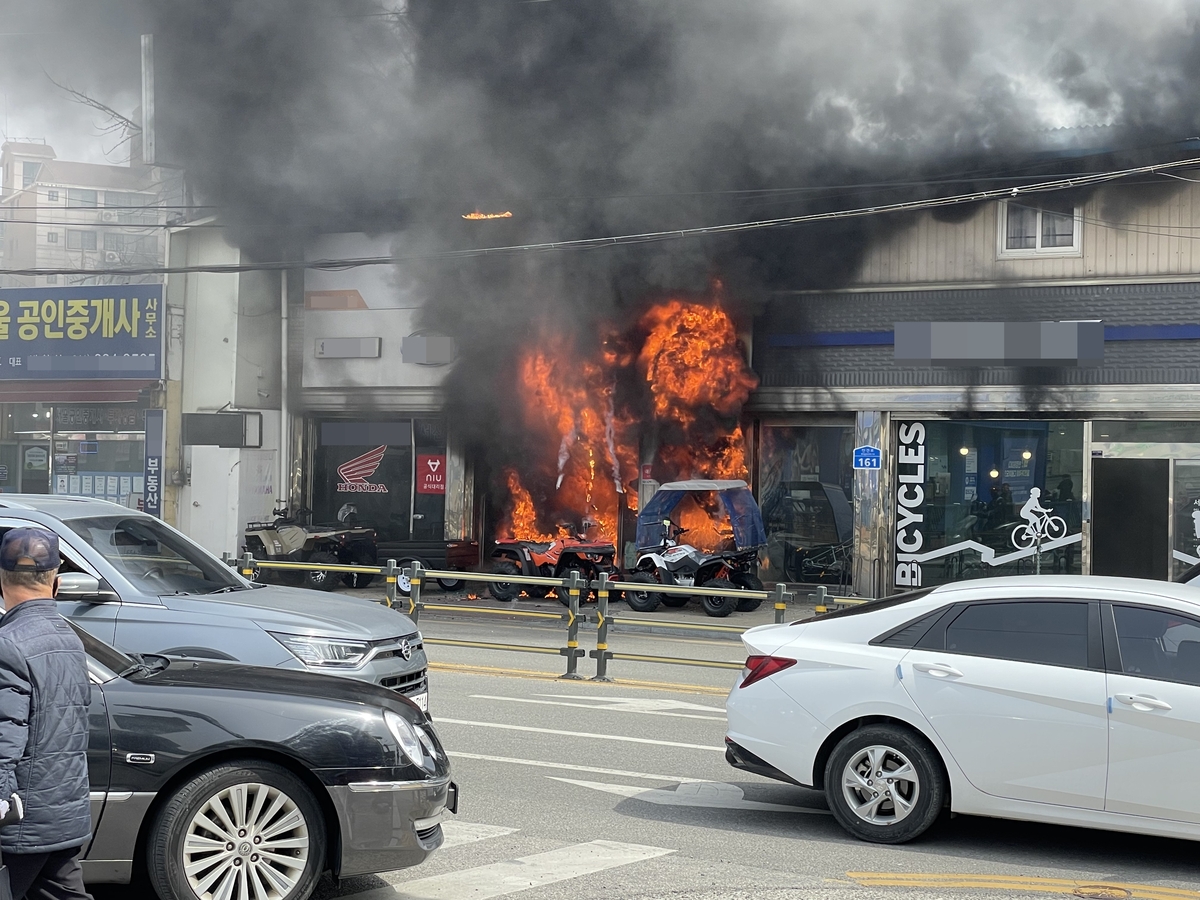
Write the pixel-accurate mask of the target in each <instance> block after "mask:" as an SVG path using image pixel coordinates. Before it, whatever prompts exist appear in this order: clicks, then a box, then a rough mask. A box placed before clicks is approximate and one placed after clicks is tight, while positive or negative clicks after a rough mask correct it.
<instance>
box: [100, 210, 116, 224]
mask: <svg viewBox="0 0 1200 900" xmlns="http://www.w3.org/2000/svg"><path fill="white" fill-rule="evenodd" d="M100 221H101V222H115V221H117V214H116V213H115V212H113V211H112V210H111V209H106V210H105V211H104V212H102V213H100Z"/></svg>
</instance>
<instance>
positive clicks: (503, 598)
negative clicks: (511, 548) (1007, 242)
mask: <svg viewBox="0 0 1200 900" xmlns="http://www.w3.org/2000/svg"><path fill="white" fill-rule="evenodd" d="M492 573H493V574H495V575H520V574H521V570H520V569H518V568H517V564H516V563H514V562H510V561H509V560H507V559H502V560H500V561H499V562H498V563H496V564H495V565H494V566H492ZM488 593H489V594H491V595H492V597H494V598H495V599H497V600H499V601H500V602H501V603H510V602H512V601H513V600H515V599H517V595H518V594H520V593H521V586H520V585H519V584H513V583H511V582H508V581H492V582H489V583H488Z"/></svg>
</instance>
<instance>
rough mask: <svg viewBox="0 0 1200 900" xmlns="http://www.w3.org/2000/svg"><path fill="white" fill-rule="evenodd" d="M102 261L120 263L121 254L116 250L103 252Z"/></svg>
mask: <svg viewBox="0 0 1200 900" xmlns="http://www.w3.org/2000/svg"><path fill="white" fill-rule="evenodd" d="M104 261H105V262H111V263H115V262H120V261H121V254H120V253H118V252H117V251H116V250H105V251H104Z"/></svg>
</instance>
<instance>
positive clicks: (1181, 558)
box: [1171, 459, 1200, 579]
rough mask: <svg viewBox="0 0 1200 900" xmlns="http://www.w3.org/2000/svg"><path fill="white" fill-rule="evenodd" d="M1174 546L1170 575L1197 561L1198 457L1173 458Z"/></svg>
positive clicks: (1199, 561) (1199, 513)
mask: <svg viewBox="0 0 1200 900" xmlns="http://www.w3.org/2000/svg"><path fill="white" fill-rule="evenodd" d="M1174 501H1175V546H1174V547H1172V548H1171V549H1172V553H1171V560H1172V561H1171V567H1172V570H1173V571H1172V574H1171V577H1172V578H1174V579H1178V578H1179V577H1180V576H1181V575H1183V574H1184V573H1185V572H1187V570H1188V569H1190V568H1191V567H1192V566H1195V565H1198V564H1200V459H1177V460H1175V490H1174Z"/></svg>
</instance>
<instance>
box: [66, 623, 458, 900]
mask: <svg viewBox="0 0 1200 900" xmlns="http://www.w3.org/2000/svg"><path fill="white" fill-rule="evenodd" d="M76 630H77V631H78V632H79V636H80V638H81V639H82V640H83V642H84V647H85V648H86V650H87V653H88V666H89V674H90V676H91V680H92V685H93V689H92V706H91V746H90V750H89V771H90V776H91V790H92V828H93V831H92V841H91V844H89V845H88V847H87V848H86V854H85V856H84V862H83V866H84V876H85V879H86V880H87V881H88V882H89V883H93V884H97V883H104V882H108V883H117V884H126V883H129V882H130V881H131V880H133V879H134V878H135V876H137V875H140V874H141V873H142V872H144V873H145V875H146V876H147V877H148V878H149V881H150V883H151V884H152V885H153V886H154V888H155V889H157V891H158V893H159V895H160V896H161V897H163V898H164V900H212V898H221V900H259V898H271V900H305V898H307V897H308V896H309V895H310V894H311V893H312V891H313V889H314V888H315V887H316V884H317V881H318V880H319V879H320V877H321V875H322V873H324V872H326V871H329V872H332V874H333V875H334V877H335V878H336V877H343V876H350V875H362V874H366V873H371V872H383V871H389V870H392V869H400V868H404V867H406V866H414V865H416V864H418V863H420V862H422V861H423V860H425V859H426V858H427V857H428V856H429V855H430V854H431V853H432V852H433V851H434V850H436V849H437V848H438V847H439V846H441V844H442V828H441V824H440V819H441V816H442V815H443V813H444V812H446V811H447V810H448V811H449V812H455V811H456V810H457V802H458V790H457V788H456V787H455V786H454V785H453V784H452V783H451V781H450V763H449V760H448V759H447V758H446V753H445V751H444V750H443V749H442V746H441V744H440V743H439V742H438V738H437V735H436V733H435V732H434V730H433V726H432V725H431V724H430V722H429V720H428V718H427V717H426V716H425V715H424V714H423V713H422V712H421V711H420V710H419V709H418V708H417V707H416V706H415V705H414V704H413V703H411V702H410V701H408V700H407V699H405V698H404V697H402V696H400V695H398V694H394V693H392V692H390V691H387V690H385V689H383V688H380V687H376V686H374V685H370V684H365V683H360V682H357V681H353V680H351V679H347V678H333V677H330V676H323V675H310V674H307V673H303V672H294V671H283V670H278V669H264V668H255V667H251V666H244V665H240V664H231V663H218V662H207V661H193V660H176V659H167V658H166V657H161V656H154V657H144V658H143V657H138V658H131V657H129V656H126V655H125V654H123V653H120V652H118V651H116V650H114V649H113V648H112V647H110V646H108V645H107V644H104V643H101V642H100V641H98V640H96V639H95V638H93V637H91V636H90V635H88V634H86V633H83V632H81V631H79V630H78V629H76Z"/></svg>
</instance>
